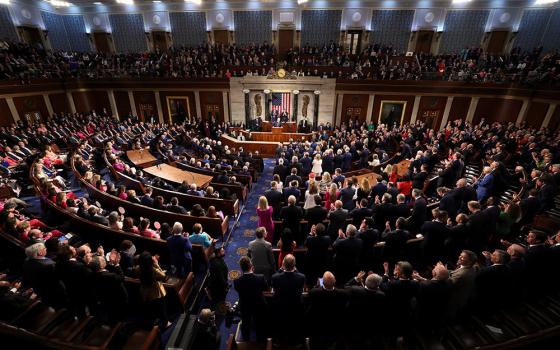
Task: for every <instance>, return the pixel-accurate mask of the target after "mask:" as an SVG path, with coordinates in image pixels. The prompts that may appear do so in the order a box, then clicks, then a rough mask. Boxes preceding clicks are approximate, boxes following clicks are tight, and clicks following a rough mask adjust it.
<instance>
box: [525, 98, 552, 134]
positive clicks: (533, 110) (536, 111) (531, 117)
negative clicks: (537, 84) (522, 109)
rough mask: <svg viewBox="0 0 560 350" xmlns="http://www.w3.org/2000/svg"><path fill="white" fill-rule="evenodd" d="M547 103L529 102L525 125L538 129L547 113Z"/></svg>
mask: <svg viewBox="0 0 560 350" xmlns="http://www.w3.org/2000/svg"><path fill="white" fill-rule="evenodd" d="M548 105H549V104H548V103H544V102H531V103H530V104H529V109H528V110H527V117H526V118H525V120H526V121H527V124H528V125H530V126H533V127H535V128H540V127H541V126H542V123H543V121H544V117H546V112H548Z"/></svg>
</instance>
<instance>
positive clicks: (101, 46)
mask: <svg viewBox="0 0 560 350" xmlns="http://www.w3.org/2000/svg"><path fill="white" fill-rule="evenodd" d="M93 43H94V44H95V49H96V50H97V51H99V52H103V53H108V52H112V50H111V44H110V43H109V33H102V32H99V33H93Z"/></svg>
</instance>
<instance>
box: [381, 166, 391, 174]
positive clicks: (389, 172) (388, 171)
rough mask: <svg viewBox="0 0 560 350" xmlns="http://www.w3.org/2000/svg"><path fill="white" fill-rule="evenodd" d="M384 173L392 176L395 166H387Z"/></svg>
mask: <svg viewBox="0 0 560 350" xmlns="http://www.w3.org/2000/svg"><path fill="white" fill-rule="evenodd" d="M383 172H384V173H385V174H387V175H391V174H392V173H393V166H392V165H391V164H387V166H386V167H385V170H383Z"/></svg>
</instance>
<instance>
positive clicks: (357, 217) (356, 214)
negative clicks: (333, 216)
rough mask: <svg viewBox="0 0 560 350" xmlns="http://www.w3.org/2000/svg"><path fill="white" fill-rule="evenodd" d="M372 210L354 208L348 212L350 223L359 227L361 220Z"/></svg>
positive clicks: (369, 214) (369, 215) (370, 213)
mask: <svg viewBox="0 0 560 350" xmlns="http://www.w3.org/2000/svg"><path fill="white" fill-rule="evenodd" d="M372 214H373V211H372V210H371V209H370V208H356V209H354V210H352V211H351V212H350V213H348V216H349V217H351V218H352V224H353V225H354V226H356V227H360V224H361V223H362V220H364V218H366V217H371V216H372Z"/></svg>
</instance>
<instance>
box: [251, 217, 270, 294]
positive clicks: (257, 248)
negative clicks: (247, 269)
mask: <svg viewBox="0 0 560 350" xmlns="http://www.w3.org/2000/svg"><path fill="white" fill-rule="evenodd" d="M255 235H256V236H257V238H256V239H255V240H253V241H251V242H249V249H248V252H247V256H249V257H250V258H251V262H252V264H253V268H254V271H255V273H257V274H262V275H264V277H265V278H266V281H267V282H268V283H270V278H271V277H272V274H273V273H274V270H275V269H274V268H275V264H274V255H273V253H272V244H270V242H267V241H266V240H265V239H264V237H265V236H266V229H265V228H264V227H258V228H257V229H256V230H255Z"/></svg>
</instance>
